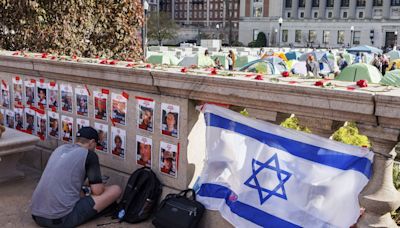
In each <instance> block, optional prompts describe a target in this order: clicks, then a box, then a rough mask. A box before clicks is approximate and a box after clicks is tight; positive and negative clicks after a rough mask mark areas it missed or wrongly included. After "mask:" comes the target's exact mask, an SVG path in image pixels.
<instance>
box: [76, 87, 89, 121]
mask: <svg viewBox="0 0 400 228" xmlns="http://www.w3.org/2000/svg"><path fill="white" fill-rule="evenodd" d="M88 101H89V92H88V91H87V89H86V88H80V87H78V88H75V103H76V114H77V115H78V116H89V110H88Z"/></svg>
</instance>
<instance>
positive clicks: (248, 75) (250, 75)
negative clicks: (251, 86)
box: [246, 74, 254, 78]
mask: <svg viewBox="0 0 400 228" xmlns="http://www.w3.org/2000/svg"><path fill="white" fill-rule="evenodd" d="M253 76H254V74H246V77H247V78H249V77H253Z"/></svg>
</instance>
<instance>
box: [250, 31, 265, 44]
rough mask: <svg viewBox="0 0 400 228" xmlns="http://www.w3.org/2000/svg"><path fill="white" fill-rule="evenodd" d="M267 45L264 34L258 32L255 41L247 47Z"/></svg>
mask: <svg viewBox="0 0 400 228" xmlns="http://www.w3.org/2000/svg"><path fill="white" fill-rule="evenodd" d="M266 43H267V37H266V36H265V33H263V32H259V33H258V35H257V39H256V40H254V41H251V42H250V43H249V44H248V46H249V47H265V46H266Z"/></svg>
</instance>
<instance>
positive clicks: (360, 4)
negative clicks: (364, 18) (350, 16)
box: [357, 0, 365, 6]
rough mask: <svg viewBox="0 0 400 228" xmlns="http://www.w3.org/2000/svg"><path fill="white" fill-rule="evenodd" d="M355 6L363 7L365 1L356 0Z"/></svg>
mask: <svg viewBox="0 0 400 228" xmlns="http://www.w3.org/2000/svg"><path fill="white" fill-rule="evenodd" d="M357 6H365V0H357Z"/></svg>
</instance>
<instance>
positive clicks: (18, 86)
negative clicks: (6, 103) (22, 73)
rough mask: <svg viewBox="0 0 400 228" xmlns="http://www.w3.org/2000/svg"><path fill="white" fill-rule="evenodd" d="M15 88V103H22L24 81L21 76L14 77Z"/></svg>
mask: <svg viewBox="0 0 400 228" xmlns="http://www.w3.org/2000/svg"><path fill="white" fill-rule="evenodd" d="M12 80H13V88H14V102H15V104H19V105H22V94H23V93H22V91H23V88H22V87H23V83H22V79H21V78H20V77H18V76H17V77H14V78H13V79H12Z"/></svg>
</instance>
